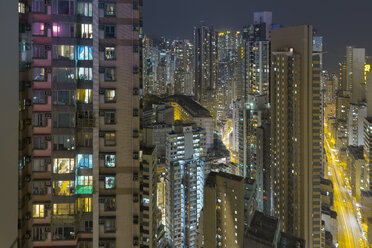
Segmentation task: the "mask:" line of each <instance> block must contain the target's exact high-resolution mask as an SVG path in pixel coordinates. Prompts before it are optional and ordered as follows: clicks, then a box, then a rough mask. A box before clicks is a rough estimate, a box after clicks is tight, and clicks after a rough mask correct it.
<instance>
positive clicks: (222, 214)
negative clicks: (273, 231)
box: [202, 172, 244, 248]
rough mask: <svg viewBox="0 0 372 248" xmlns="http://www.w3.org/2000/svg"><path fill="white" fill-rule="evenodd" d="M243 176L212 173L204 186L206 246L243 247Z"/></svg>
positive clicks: (204, 233)
mask: <svg viewBox="0 0 372 248" xmlns="http://www.w3.org/2000/svg"><path fill="white" fill-rule="evenodd" d="M243 189H244V187H243V178H242V177H237V176H233V177H230V176H229V174H226V173H218V174H217V173H213V172H212V173H211V174H210V175H209V176H208V178H207V181H206V184H205V189H204V209H203V224H202V226H203V237H204V239H203V240H204V246H202V247H240V248H242V247H243V236H244V222H243V221H241V220H242V219H244V201H243V199H244V190H243Z"/></svg>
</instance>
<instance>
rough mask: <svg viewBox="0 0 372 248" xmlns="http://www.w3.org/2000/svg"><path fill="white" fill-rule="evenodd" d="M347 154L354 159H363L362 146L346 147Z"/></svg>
mask: <svg viewBox="0 0 372 248" xmlns="http://www.w3.org/2000/svg"><path fill="white" fill-rule="evenodd" d="M347 150H348V152H349V153H350V154H351V155H352V156H353V157H354V159H363V160H364V155H363V146H348V147H347Z"/></svg>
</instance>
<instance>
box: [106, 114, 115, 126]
mask: <svg viewBox="0 0 372 248" xmlns="http://www.w3.org/2000/svg"><path fill="white" fill-rule="evenodd" d="M105 124H108V125H109V124H115V112H114V111H105Z"/></svg>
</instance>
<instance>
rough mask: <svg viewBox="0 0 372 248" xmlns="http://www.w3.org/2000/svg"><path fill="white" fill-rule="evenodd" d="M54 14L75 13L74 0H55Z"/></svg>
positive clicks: (53, 5)
mask: <svg viewBox="0 0 372 248" xmlns="http://www.w3.org/2000/svg"><path fill="white" fill-rule="evenodd" d="M52 9H53V14H57V15H73V14H74V1H72V0H53V3H52Z"/></svg>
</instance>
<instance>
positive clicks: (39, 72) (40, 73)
mask: <svg viewBox="0 0 372 248" xmlns="http://www.w3.org/2000/svg"><path fill="white" fill-rule="evenodd" d="M32 79H33V80H34V81H41V82H45V81H46V80H47V77H46V74H45V68H41V67H34V68H33V69H32Z"/></svg>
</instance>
